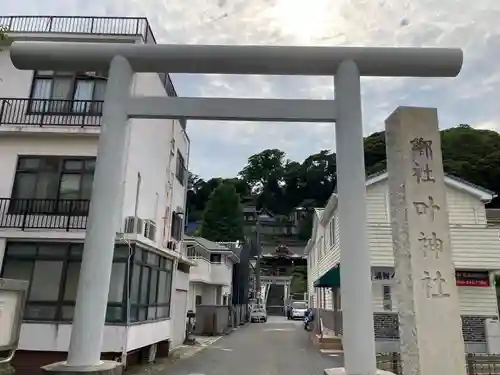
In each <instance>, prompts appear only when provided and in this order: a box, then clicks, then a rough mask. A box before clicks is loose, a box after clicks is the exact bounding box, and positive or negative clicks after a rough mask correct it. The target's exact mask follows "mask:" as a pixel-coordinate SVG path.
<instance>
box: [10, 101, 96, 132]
mask: <svg viewBox="0 0 500 375" xmlns="http://www.w3.org/2000/svg"><path fill="white" fill-rule="evenodd" d="M102 105H103V101H100V100H56V99H20V98H0V127H1V126H2V125H28V126H36V127H39V126H81V127H84V126H100V125H101V116H102Z"/></svg>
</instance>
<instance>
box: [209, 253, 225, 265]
mask: <svg viewBox="0 0 500 375" xmlns="http://www.w3.org/2000/svg"><path fill="white" fill-rule="evenodd" d="M212 257H214V258H212ZM217 257H218V259H219V260H218V261H217V260H212V259H217ZM210 263H213V264H224V263H223V261H222V254H220V253H210Z"/></svg>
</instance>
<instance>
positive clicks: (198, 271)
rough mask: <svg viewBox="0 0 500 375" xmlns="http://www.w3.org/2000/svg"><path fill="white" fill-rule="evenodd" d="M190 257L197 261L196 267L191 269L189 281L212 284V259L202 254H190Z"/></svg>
mask: <svg viewBox="0 0 500 375" xmlns="http://www.w3.org/2000/svg"><path fill="white" fill-rule="evenodd" d="M188 258H189V259H191V260H192V261H194V262H195V263H196V267H192V268H191V269H190V271H189V281H193V282H198V283H206V284H211V283H212V280H211V277H210V266H211V264H210V261H208V260H207V259H205V258H202V257H200V256H188Z"/></svg>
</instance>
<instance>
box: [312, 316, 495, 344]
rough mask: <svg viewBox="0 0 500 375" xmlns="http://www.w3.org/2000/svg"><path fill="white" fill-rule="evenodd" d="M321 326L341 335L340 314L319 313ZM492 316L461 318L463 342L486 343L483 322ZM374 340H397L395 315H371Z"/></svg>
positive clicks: (397, 330) (397, 326) (397, 329)
mask: <svg viewBox="0 0 500 375" xmlns="http://www.w3.org/2000/svg"><path fill="white" fill-rule="evenodd" d="M319 313H320V316H321V319H322V321H323V326H324V327H325V328H327V329H329V330H331V331H334V332H335V333H337V334H342V312H340V311H338V312H334V311H333V310H323V309H321V310H320V311H319ZM488 318H493V317H492V316H478V315H464V316H462V334H463V336H464V341H465V342H470V343H484V342H486V336H485V334H486V333H485V327H484V322H485V320H486V319H488ZM373 323H374V327H375V339H377V340H398V339H399V324H398V315H397V313H378V312H376V313H373Z"/></svg>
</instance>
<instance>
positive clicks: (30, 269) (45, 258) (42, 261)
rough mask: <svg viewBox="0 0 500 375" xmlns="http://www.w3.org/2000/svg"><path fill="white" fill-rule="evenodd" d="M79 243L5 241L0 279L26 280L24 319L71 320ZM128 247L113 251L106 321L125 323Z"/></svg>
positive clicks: (78, 264) (81, 250) (75, 291)
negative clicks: (26, 291)
mask: <svg viewBox="0 0 500 375" xmlns="http://www.w3.org/2000/svg"><path fill="white" fill-rule="evenodd" d="M82 253H83V244H81V243H46V242H42V243H35V242H8V243H7V246H6V251H5V257H4V262H3V269H2V273H1V277H5V278H11V279H21V280H27V281H29V289H28V298H27V302H26V309H25V313H24V319H25V320H33V321H63V322H64V321H71V320H72V319H73V313H74V305H75V301H76V293H77V289H78V278H79V275H80V265H81V257H82ZM127 258H128V248H127V247H126V246H117V247H116V248H115V253H114V260H113V268H112V271H111V272H112V275H111V283H110V291H109V297H108V298H109V299H108V311H107V314H106V321H107V322H122V321H124V320H125V298H124V296H125V295H124V290H125V288H124V287H125V275H126V269H127V263H126V262H127Z"/></svg>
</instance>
